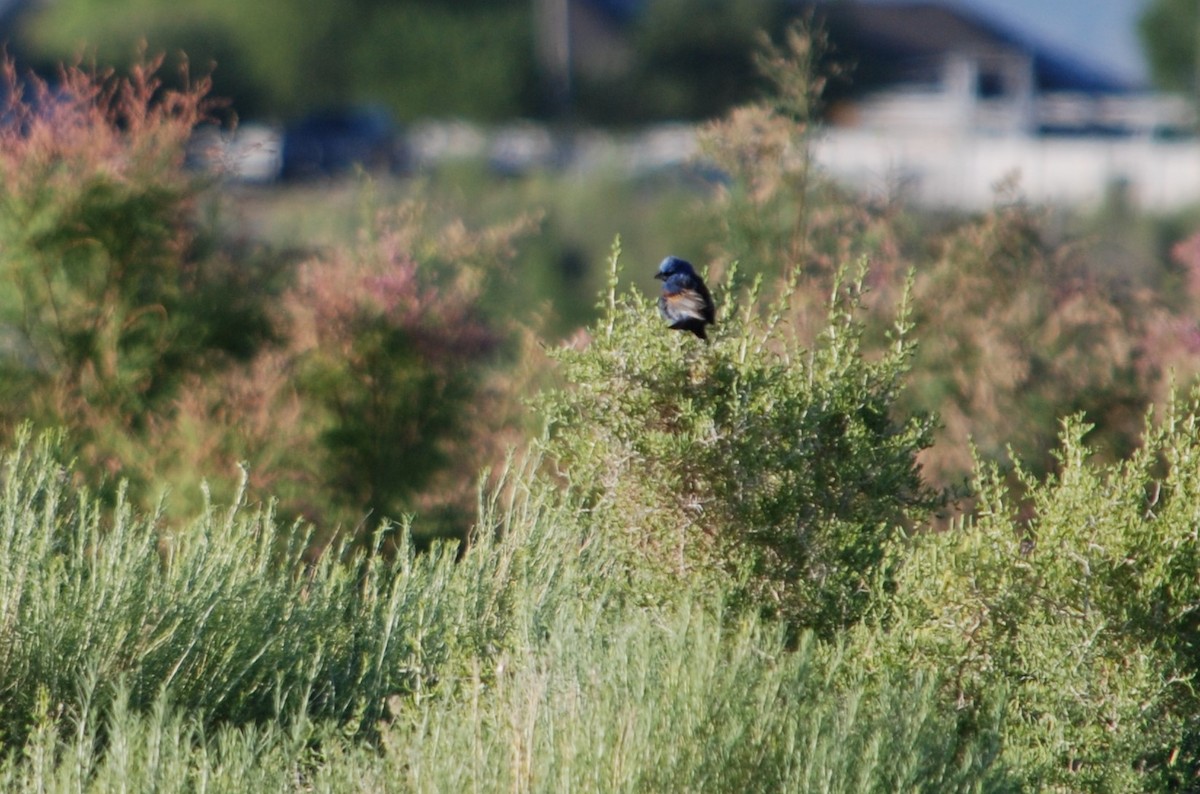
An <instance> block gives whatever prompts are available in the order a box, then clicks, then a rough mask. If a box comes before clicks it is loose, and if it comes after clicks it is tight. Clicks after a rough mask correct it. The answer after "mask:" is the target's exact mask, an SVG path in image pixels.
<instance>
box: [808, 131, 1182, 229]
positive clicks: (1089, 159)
mask: <svg viewBox="0 0 1200 794" xmlns="http://www.w3.org/2000/svg"><path fill="white" fill-rule="evenodd" d="M814 155H815V158H816V161H817V162H818V163H819V164H820V165H821V167H822V168H824V169H825V171H826V172H827V173H829V174H830V175H831V176H833V177H834V178H836V179H838V180H839V181H842V182H844V183H846V184H849V185H851V186H853V187H855V188H857V189H859V190H863V191H865V192H868V193H873V194H895V193H897V192H899V193H900V194H901V195H904V196H907V197H909V198H910V199H911V200H913V201H915V202H917V203H919V204H922V205H925V206H930V207H958V208H962V209H971V210H974V209H983V208H986V207H988V206H989V205H991V204H992V203H993V202H994V201H995V197H996V193H995V191H996V186H997V185H998V184H1000V183H1002V182H1004V181H1005V180H1008V179H1011V178H1015V179H1016V183H1017V187H1018V190H1019V192H1020V194H1021V195H1023V196H1024V197H1026V198H1028V199H1029V200H1030V201H1034V202H1037V203H1054V204H1065V205H1070V206H1081V207H1087V206H1095V205H1097V204H1099V203H1100V202H1102V201H1103V200H1104V198H1105V196H1106V195H1108V194H1109V193H1110V191H1112V190H1113V189H1114V187H1119V188H1120V189H1121V190H1122V191H1123V192H1124V194H1125V196H1126V197H1127V199H1128V201H1130V202H1131V203H1132V204H1133V205H1134V206H1136V207H1139V208H1141V209H1145V210H1155V211H1161V210H1171V209H1176V208H1178V207H1182V206H1186V205H1188V204H1193V203H1200V142H1197V141H1194V140H1187V141H1161V140H1154V139H1151V138H1148V137H1147V138H1053V137H1049V138H1032V137H1024V136H998V137H986V136H977V135H976V136H968V135H962V136H954V135H945V136H942V135H912V134H885V133H882V132H874V131H859V130H849V129H831V130H827V131H826V132H825V134H824V135H823V136H822V137H821V139H820V140H818V141H817V142H816V146H815V151H814Z"/></svg>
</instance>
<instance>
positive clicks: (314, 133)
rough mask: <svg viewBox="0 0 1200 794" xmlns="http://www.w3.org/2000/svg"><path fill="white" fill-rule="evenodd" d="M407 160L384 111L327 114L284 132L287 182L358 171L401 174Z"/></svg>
mask: <svg viewBox="0 0 1200 794" xmlns="http://www.w3.org/2000/svg"><path fill="white" fill-rule="evenodd" d="M407 160H408V158H407V157H406V156H405V153H404V147H403V145H402V143H401V138H400V132H399V130H398V129H397V127H396V125H395V124H394V123H392V119H391V116H389V115H388V113H387V111H385V110H382V109H380V108H373V107H366V108H363V107H359V108H348V109H336V110H335V109H330V110H322V111H320V112H317V113H313V114H312V115H309V116H306V117H304V118H303V119H301V120H300V121H297V122H295V123H294V124H291V125H289V126H288V127H286V128H285V129H284V132H283V165H282V176H283V178H284V179H304V178H310V177H317V176H333V175H337V174H344V173H347V172H349V171H352V170H354V168H356V167H362V168H363V169H364V170H366V171H371V172H387V173H400V172H402V171H403V170H404V169H405V168H406V167H407Z"/></svg>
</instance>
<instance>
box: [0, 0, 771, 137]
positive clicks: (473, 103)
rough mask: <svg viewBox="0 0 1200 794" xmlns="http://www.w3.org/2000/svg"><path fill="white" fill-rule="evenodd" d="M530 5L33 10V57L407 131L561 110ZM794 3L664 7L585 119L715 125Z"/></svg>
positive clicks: (678, 1) (391, 0) (638, 30)
mask: <svg viewBox="0 0 1200 794" xmlns="http://www.w3.org/2000/svg"><path fill="white" fill-rule="evenodd" d="M534 7H535V4H534V3H533V2H531V1H530V0H490V2H485V0H457V1H456V2H454V3H447V2H444V0H303V2H294V1H293V0H258V2H254V3H244V2H241V1H240V0H192V2H190V3H187V4H180V3H176V2H173V1H172V0H59V1H58V2H55V3H39V4H33V6H32V8H31V10H30V11H29V12H28V13H27V15H26V17H25V19H24V24H23V26H22V31H21V34H20V36H19V41H20V43H21V46H20V48H19V53H18V54H19V55H20V56H21V57H22V58H23V59H30V60H33V61H37V62H42V63H47V64H51V63H55V62H58V61H59V60H62V59H70V58H72V57H75V56H78V55H79V54H80V53H83V54H84V55H85V57H86V58H88V59H92V58H94V59H95V60H96V61H97V62H98V63H100V64H115V65H123V64H125V63H127V62H129V61H130V60H131V59H132V58H133V57H134V55H135V54H136V52H137V51H138V49H139V47H140V46H141V45H140V43H141V42H142V41H145V42H146V43H147V46H148V47H149V49H150V51H151V52H166V53H168V54H171V55H174V54H176V53H180V52H183V53H186V54H187V56H188V57H189V58H190V59H191V61H192V62H193V64H196V65H197V66H198V67H199V69H194V71H204V70H205V68H206V67H207V66H208V65H209V64H210V63H211V64H216V67H217V68H216V71H215V72H214V74H213V86H214V93H215V94H216V95H217V96H222V97H227V98H229V99H231V100H232V102H233V106H234V107H235V108H236V109H237V111H238V112H239V113H240V114H241V115H243V116H247V117H262V116H275V117H287V116H296V115H299V114H302V113H304V112H305V111H307V110H311V109H313V108H316V107H320V106H327V105H345V104H350V103H358V102H382V103H385V104H386V105H387V106H388V107H389V108H390V109H391V110H392V112H393V113H394V114H395V116H396V117H397V118H399V119H412V118H418V117H428V116H435V117H436V116H442V117H446V116H454V117H463V118H470V119H476V120H481V121H489V120H495V119H501V118H511V117H513V116H536V115H539V114H542V113H544V112H545V111H547V110H549V109H550V103H549V102H548V101H546V100H545V98H543V97H542V96H541V90H542V89H544V86H541V85H540V83H539V77H538V70H537V68H536V66H535V62H534V42H533V31H534V27H535V26H534V20H533V17H532V14H533V13H534ZM787 15H788V5H787V3H786V2H785V0H760V1H759V2H755V3H743V2H736V0H655V2H652V3H650V2H647V3H644V5H643V7H642V9H641V11H640V12H639V13H637V14H636V15H634V16H633V17H631V19H630V20H629V21H628V22H627V23H626V26H625V28H624V30H623V33H622V35H625V36H627V37H628V39H629V41H630V42H631V44H632V47H633V50H634V57H633V63H632V64H631V66H630V68H629V69H628V70H627V71H625V72H623V73H622V74H620V75H616V76H605V77H603V78H593V79H591V80H589V79H588V78H587V77H586V76H584V77H582V78H581V80H580V85H579V91H578V95H577V96H576V98H575V99H576V101H575V109H576V110H577V111H578V112H579V113H580V115H582V116H584V117H585V118H588V119H591V120H594V121H599V122H602V123H614V122H616V123H621V122H634V121H646V120H655V119H680V118H683V119H697V118H711V117H713V116H716V115H719V114H721V113H722V112H724V111H725V110H726V109H727V108H729V107H731V106H732V105H735V104H737V103H740V102H745V101H747V100H748V99H750V98H751V97H752V94H753V92H754V91H755V90H756V86H757V81H756V80H755V72H754V68H753V65H752V53H753V51H754V48H755V41H756V36H757V34H758V33H759V31H761V30H767V31H773V32H778V31H779V30H781V28H782V22H783V21H784V20H785V18H786V17H787Z"/></svg>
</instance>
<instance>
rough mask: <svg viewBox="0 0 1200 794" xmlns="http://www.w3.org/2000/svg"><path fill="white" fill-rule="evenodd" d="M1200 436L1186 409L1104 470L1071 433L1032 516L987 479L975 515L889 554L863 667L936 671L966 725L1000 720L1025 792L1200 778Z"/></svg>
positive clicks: (1001, 483) (1032, 489)
mask: <svg viewBox="0 0 1200 794" xmlns="http://www.w3.org/2000/svg"><path fill="white" fill-rule="evenodd" d="M1198 427H1200V416H1198V415H1197V404H1196V403H1194V402H1193V403H1192V404H1191V405H1190V406H1187V407H1184V406H1180V405H1175V404H1172V405H1170V406H1169V407H1168V408H1167V410H1166V413H1165V415H1164V416H1163V417H1162V419H1161V421H1159V422H1158V423H1157V424H1148V426H1147V429H1146V433H1145V442H1144V444H1143V446H1142V448H1141V449H1139V450H1138V451H1137V452H1136V453H1135V454H1134V455H1133V456H1132V457H1131V458H1130V459H1129V460H1127V461H1124V462H1117V463H1109V464H1102V463H1096V462H1093V461H1089V455H1090V450H1089V449H1088V448H1087V447H1086V446H1085V445H1084V443H1083V436H1084V435H1085V433H1086V432H1087V430H1088V426H1087V425H1084V424H1082V423H1081V422H1080V421H1079V420H1078V419H1074V420H1071V421H1068V422H1066V423H1065V425H1064V429H1063V446H1062V451H1061V453H1060V454H1059V456H1058V459H1059V472H1058V473H1057V474H1056V475H1053V476H1051V477H1049V478H1047V480H1046V481H1045V482H1037V481H1035V480H1034V479H1033V478H1032V476H1030V475H1028V474H1027V473H1025V472H1024V471H1021V472H1020V473H1021V476H1022V477H1023V478H1024V480H1025V483H1024V484H1025V486H1026V488H1027V502H1025V503H1020V502H1018V501H1016V500H1015V499H1014V498H1013V497H1012V496H1011V495H1010V491H1009V488H1008V485H1007V483H1006V481H1005V478H1004V477H1003V476H1002V474H1001V473H1000V472H998V471H997V469H996V468H995V467H993V466H981V470H980V475H979V478H978V484H977V490H978V494H979V505H978V509H977V511H976V516H975V517H974V518H973V519H970V520H967V521H965V522H964V523H963V525H961V526H958V527H955V528H954V529H952V530H951V531H948V532H942V533H933V534H925V535H921V536H918V537H916V538H914V539H913V540H912V541H911V543H910V544H907V545H905V546H903V547H900V548H898V550H897V553H898V555H899V556H900V557H902V558H903V564H902V565H901V566H900V573H899V574H898V576H897V577H896V578H895V580H894V581H893V582H892V585H894V593H891V594H889V595H886V596H884V597H883V598H881V601H880V604H879V606H880V611H881V613H882V616H883V623H882V624H881V627H880V629H881V633H878V634H876V633H872V634H870V635H869V637H868V639H867V642H869V644H870V646H871V648H872V649H873V651H872V652H873V653H874V654H875V655H876V656H877V658H878V659H879V663H880V664H881V665H882V667H883V669H885V670H891V669H894V667H896V666H916V667H918V668H928V669H931V670H933V671H936V673H937V674H938V675H940V676H942V678H943V680H944V681H945V682H946V684H945V686H946V689H947V693H946V694H947V697H948V698H949V699H950V700H952V701H954V702H957V703H958V704H959V707H960V708H961V709H962V711H963V714H964V719H965V721H966V722H967V723H968V724H969V722H970V715H971V714H975V713H977V712H979V711H990V710H991V709H994V708H995V707H997V706H998V705H1002V706H1003V707H1004V708H1005V709H1006V710H1007V712H1008V713H1009V715H1010V716H1009V719H1008V720H1007V722H1006V726H1005V728H1004V731H1003V742H1004V757H1005V759H1006V761H1007V763H1009V764H1010V765H1011V767H1012V768H1013V769H1015V770H1020V772H1021V773H1022V774H1023V775H1024V776H1025V777H1026V779H1027V781H1028V785H1029V787H1030V788H1031V789H1042V788H1051V789H1054V790H1069V791H1112V792H1127V791H1139V790H1164V789H1168V788H1171V787H1173V786H1176V785H1182V786H1184V787H1185V788H1186V787H1187V786H1190V785H1194V781H1195V778H1196V776H1197V774H1200V755H1198V754H1197V753H1198V745H1197V740H1196V737H1197V731H1198V730H1200V722H1198V721H1197V716H1196V715H1197V714H1198V713H1200V710H1198V706H1200V704H1198V703H1197V700H1196V695H1195V691H1194V680H1195V676H1196V673H1197V663H1198V661H1200V655H1198V654H1197V650H1196V649H1197V643H1196V640H1197V636H1198V635H1197V621H1196V612H1197V608H1198V607H1200V579H1198V578H1197V575H1196V571H1197V570H1198V569H1200V559H1198V556H1197V555H1198V554H1200V552H1198V550H1197V544H1196V526H1197V522H1196V506H1197V505H1198V504H1200V475H1198V471H1200V470H1198V468H1197V465H1196V462H1197V460H1198V459H1200V436H1198V435H1197V428H1198ZM1164 466H1165V471H1164ZM884 649H886V650H884ZM881 651H883V652H882V653H881ZM997 701H999V702H997Z"/></svg>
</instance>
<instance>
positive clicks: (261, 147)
mask: <svg viewBox="0 0 1200 794" xmlns="http://www.w3.org/2000/svg"><path fill="white" fill-rule="evenodd" d="M282 149H283V136H282V134H281V133H280V131H279V130H277V129H276V128H274V127H271V126H269V125H266V124H253V123H251V124H240V125H238V127H237V129H236V130H233V131H232V132H230V131H225V130H222V129H220V128H219V127H217V126H215V125H211V124H205V125H202V126H200V127H197V128H196V130H194V131H193V133H192V137H191V140H189V141H188V146H187V157H186V160H185V163H186V165H187V166H188V167H189V168H194V169H196V170H199V171H206V172H209V173H212V174H216V175H218V176H220V177H222V178H223V179H227V180H230V181H233V182H243V183H249V184H268V183H270V182H274V181H275V180H276V179H278V178H279V172H280V169H281V167H282V157H281V154H282Z"/></svg>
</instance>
